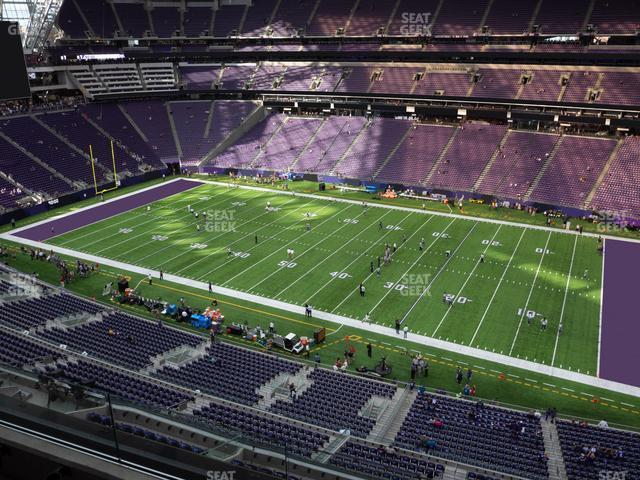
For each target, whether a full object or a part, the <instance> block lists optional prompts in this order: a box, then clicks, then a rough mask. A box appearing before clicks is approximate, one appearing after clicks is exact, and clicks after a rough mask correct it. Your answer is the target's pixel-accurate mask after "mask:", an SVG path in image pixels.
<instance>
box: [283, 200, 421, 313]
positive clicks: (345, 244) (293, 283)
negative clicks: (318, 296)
mask: <svg viewBox="0 0 640 480" xmlns="http://www.w3.org/2000/svg"><path fill="white" fill-rule="evenodd" d="M390 213H391V212H384V214H383V215H382V216H380V217H378V218H377V219H376V221H375V222H372V223H370V224H369V225H368V226H367V227H365V228H363V229H362V230H361V231H360V232H359V233H358V234H357V235H356V236H355V237H352V238H351V240H349V241H348V242H346V243H343V244H342V245H341V246H340V247H339V248H337V249H336V250H334V251H333V252H331V254H329V256H327V257H325V258H324V260H323V263H324V261H325V260H328V259H329V258H331V257H333V256H334V255H335V254H336V253H338V252H339V251H340V250H342V249H343V248H345V247H346V246H347V245H349V244H350V243H351V242H352V241H354V240H355V239H356V238H358V237H359V236H360V235H362V234H363V233H364V232H366V231H367V229H369V228H371V227H373V226H375V225H377V224H378V223H379V222H381V221H382V219H383V218H384V217H386V216H387V215H389V214H390ZM409 215H411V214H409ZM390 232H391V230H389V233H390ZM385 235H386V234H385ZM374 246H375V244H373V245H371V246H370V247H369V248H367V250H365V251H368V250H370V249H371V248H373V247H374ZM358 258H359V257H358ZM323 263H317V264H316V265H315V266H313V267H311V268H310V269H308V270H307V271H306V272H304V273H303V274H302V275H300V276H299V277H298V278H296V279H295V280H294V281H293V282H291V283H290V284H289V285H287V286H286V287H285V288H284V289H282V290H281V291H279V292H278V293H276V294H275V295H274V298H278V297H279V296H280V295H281V294H282V292H286V291H287V290H288V289H290V288H291V287H292V286H293V285H295V284H296V283H298V282H299V281H300V280H302V279H303V278H304V277H306V276H307V275H309V274H310V273H311V272H313V271H314V270H315V269H316V268H318V267H319V266H320V265H323ZM349 265H351V264H349ZM334 278H335V277H334ZM334 278H332V279H331V280H333V279H334ZM328 283H329V282H327V283H325V286H326V285H328ZM305 303H308V302H305Z"/></svg>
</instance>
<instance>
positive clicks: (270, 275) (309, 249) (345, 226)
mask: <svg viewBox="0 0 640 480" xmlns="http://www.w3.org/2000/svg"><path fill="white" fill-rule="evenodd" d="M365 213H366V210H364V211H362V213H360V214H358V215H357V216H356V217H355V218H359V217H361V216H362V215H364V214H365ZM334 216H335V215H334ZM330 218H331V217H330ZM327 220H329V219H327ZM322 223H324V222H322ZM322 223H321V224H320V225H322ZM350 225H351V224H348V223H345V224H344V225H343V226H341V227H339V228H337V229H336V230H333V231H332V232H331V233H330V234H329V235H327V236H326V237H323V238H322V239H321V240H319V241H317V242H316V243H314V244H313V245H311V246H310V247H309V248H307V249H306V250H304V251H303V252H302V253H301V254H300V255H298V256H296V257H295V258H296V259H298V258H300V257H302V256H304V254H305V253H308V252H310V251H311V250H313V249H314V248H315V247H317V246H318V245H320V244H321V243H322V242H324V241H325V240H326V239H328V238H331V237H333V235H334V234H336V233H338V232H339V231H340V230H342V229H343V228H347V227H348V226H350ZM305 233H307V232H305ZM296 240H297V239H296ZM296 240H292V241H290V242H289V243H287V245H290V244H292V243H295V242H296ZM285 246H286V245H285ZM276 252H277V250H276V251H275V252H273V253H272V254H271V255H273V254H274V253H276ZM271 255H269V256H271ZM265 258H268V257H265ZM258 263H259V262H258ZM284 268H286V267H278V268H277V269H275V270H274V271H273V272H271V273H270V274H269V275H267V276H266V277H264V278H263V279H262V280H260V281H259V282H258V283H256V284H255V285H253V286H251V287H249V288H248V291H249V292H250V291H251V290H253V289H254V288H256V287H257V286H258V285H260V284H261V283H264V282H265V281H266V280H268V279H269V278H271V277H273V276H274V275H275V274H276V273H278V272H281V271H282V270H283V269H284Z"/></svg>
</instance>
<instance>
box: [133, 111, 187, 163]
mask: <svg viewBox="0 0 640 480" xmlns="http://www.w3.org/2000/svg"><path fill="white" fill-rule="evenodd" d="M121 106H122V108H123V109H124V110H125V111H126V112H127V114H128V115H129V117H130V118H131V119H132V120H133V122H134V123H135V124H136V126H137V127H138V128H139V129H140V130H141V131H142V133H143V134H144V136H145V137H146V138H147V141H148V142H149V147H150V148H151V149H152V150H153V152H154V153H155V155H156V156H158V157H160V158H161V159H163V160H166V161H176V160H177V159H178V150H177V149H176V143H175V141H174V140H173V134H172V133H171V125H170V123H169V114H168V112H167V108H166V105H165V103H164V102H162V101H157V100H155V101H154V100H152V101H146V102H128V103H123V104H121Z"/></svg>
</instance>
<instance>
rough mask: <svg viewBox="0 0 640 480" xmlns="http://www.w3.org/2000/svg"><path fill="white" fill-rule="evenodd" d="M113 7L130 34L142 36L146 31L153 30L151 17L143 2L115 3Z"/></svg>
mask: <svg viewBox="0 0 640 480" xmlns="http://www.w3.org/2000/svg"><path fill="white" fill-rule="evenodd" d="M113 7H114V8H115V10H116V12H117V14H118V17H119V18H120V21H121V22H122V27H123V28H124V30H125V33H126V34H128V35H129V36H131V37H136V38H142V37H144V35H145V32H147V31H151V26H150V25H149V17H148V16H147V12H146V11H145V10H144V5H143V4H142V3H114V4H113Z"/></svg>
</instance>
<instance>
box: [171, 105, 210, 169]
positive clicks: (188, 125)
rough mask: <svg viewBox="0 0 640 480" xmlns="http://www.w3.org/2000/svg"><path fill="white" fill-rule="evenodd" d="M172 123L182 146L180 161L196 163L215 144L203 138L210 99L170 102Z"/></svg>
mask: <svg viewBox="0 0 640 480" xmlns="http://www.w3.org/2000/svg"><path fill="white" fill-rule="evenodd" d="M169 106H170V109H171V114H172V115H173V123H174V125H175V127H176V133H177V134H178V139H179V141H180V147H181V148H182V161H183V162H184V163H185V164H186V165H190V164H197V163H198V162H199V161H200V160H201V159H202V157H203V156H204V155H205V154H206V153H208V152H209V150H211V148H213V147H214V146H215V145H212V142H211V141H209V139H208V138H205V133H206V129H207V123H208V122H209V117H210V115H211V109H212V108H213V103H212V102H211V101H197V102H170V103H169Z"/></svg>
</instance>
